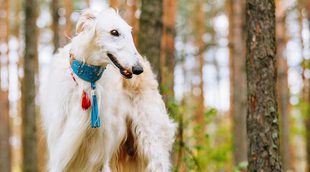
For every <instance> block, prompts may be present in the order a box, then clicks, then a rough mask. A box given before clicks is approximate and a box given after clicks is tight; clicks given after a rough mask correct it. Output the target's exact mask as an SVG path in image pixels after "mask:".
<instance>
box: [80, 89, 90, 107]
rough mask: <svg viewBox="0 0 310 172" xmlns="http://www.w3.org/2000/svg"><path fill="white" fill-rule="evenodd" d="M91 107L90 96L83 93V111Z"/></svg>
mask: <svg viewBox="0 0 310 172" xmlns="http://www.w3.org/2000/svg"><path fill="white" fill-rule="evenodd" d="M90 105H91V101H90V98H89V97H88V94H87V93H86V92H85V91H83V97H82V109H83V110H87V109H88V108H89V107H90Z"/></svg>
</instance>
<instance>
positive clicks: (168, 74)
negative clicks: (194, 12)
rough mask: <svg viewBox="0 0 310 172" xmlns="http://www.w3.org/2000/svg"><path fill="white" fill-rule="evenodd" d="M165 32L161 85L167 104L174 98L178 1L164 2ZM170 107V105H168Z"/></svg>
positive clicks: (162, 43)
mask: <svg viewBox="0 0 310 172" xmlns="http://www.w3.org/2000/svg"><path fill="white" fill-rule="evenodd" d="M163 3H164V4H163V10H164V13H163V33H162V40H161V41H162V42H161V50H162V52H161V54H160V87H161V92H162V94H163V96H164V100H165V103H166V105H167V106H168V103H169V102H172V101H173V100H174V91H173V86H174V82H173V81H174V65H175V60H174V58H175V57H174V50H175V48H174V37H175V27H174V26H175V15H176V1H175V0H164V2H163ZM168 107H169V106H168Z"/></svg>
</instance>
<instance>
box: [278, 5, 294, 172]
mask: <svg viewBox="0 0 310 172" xmlns="http://www.w3.org/2000/svg"><path fill="white" fill-rule="evenodd" d="M282 6H283V4H282V3H281V1H280V0H276V19H277V27H276V28H277V30H276V34H277V51H278V53H277V55H276V57H277V60H278V83H277V84H278V85H277V88H278V89H277V90H278V102H279V114H280V143H281V146H280V148H281V156H282V164H283V170H284V171H288V170H291V165H290V159H291V158H292V156H291V155H290V152H291V151H290V144H289V142H290V138H289V135H290V129H289V128H290V127H289V88H288V75H287V70H288V65H287V60H286V58H285V57H284V52H285V48H286V43H287V39H286V27H285V16H284V9H283V8H282Z"/></svg>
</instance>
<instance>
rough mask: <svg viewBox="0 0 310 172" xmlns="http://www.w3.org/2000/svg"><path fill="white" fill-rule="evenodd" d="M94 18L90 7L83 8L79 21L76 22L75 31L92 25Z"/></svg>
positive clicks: (78, 31)
mask: <svg viewBox="0 0 310 172" xmlns="http://www.w3.org/2000/svg"><path fill="white" fill-rule="evenodd" d="M95 19H96V15H95V12H93V11H91V10H90V9H86V10H84V11H83V12H82V14H81V16H80V18H79V21H78V22H77V24H76V33H77V34H79V33H81V32H82V31H84V30H87V29H89V28H90V27H92V26H93V23H94V21H95Z"/></svg>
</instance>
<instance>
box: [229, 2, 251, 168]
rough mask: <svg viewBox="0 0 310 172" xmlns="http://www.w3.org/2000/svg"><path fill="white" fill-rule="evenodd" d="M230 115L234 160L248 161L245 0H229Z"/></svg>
mask: <svg viewBox="0 0 310 172" xmlns="http://www.w3.org/2000/svg"><path fill="white" fill-rule="evenodd" d="M228 9H229V10H228V11H229V50H230V92H231V96H230V115H231V116H232V119H233V160H234V165H235V166H238V165H239V164H240V163H241V162H246V161H247V136H246V114H247V109H246V102H247V86H246V72H245V63H244V61H245V59H246V58H245V42H244V40H245V34H244V32H243V30H244V27H245V16H244V12H245V0H229V4H228Z"/></svg>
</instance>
